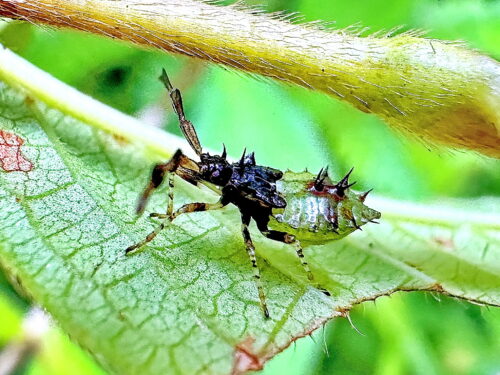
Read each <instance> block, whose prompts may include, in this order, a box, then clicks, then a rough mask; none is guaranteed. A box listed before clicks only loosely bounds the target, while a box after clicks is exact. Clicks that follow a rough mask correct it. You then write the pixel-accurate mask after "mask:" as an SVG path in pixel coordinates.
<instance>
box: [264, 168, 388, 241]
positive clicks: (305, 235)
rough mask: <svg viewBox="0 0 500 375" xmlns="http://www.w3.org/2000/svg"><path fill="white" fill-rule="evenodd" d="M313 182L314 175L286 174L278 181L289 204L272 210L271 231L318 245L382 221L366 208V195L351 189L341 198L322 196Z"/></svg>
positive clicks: (378, 214) (377, 214)
mask: <svg viewBox="0 0 500 375" xmlns="http://www.w3.org/2000/svg"><path fill="white" fill-rule="evenodd" d="M314 180H315V176H314V175H312V174H311V173H308V172H302V173H294V172H286V173H285V174H284V176H283V178H282V179H281V180H280V181H278V182H277V184H276V186H277V189H278V191H279V192H280V193H281V194H282V195H283V196H284V197H285V200H286V202H287V205H286V207H285V209H282V210H275V211H273V217H271V220H270V222H269V226H270V227H271V228H272V229H275V230H280V231H284V232H288V233H290V234H293V235H295V236H296V238H297V239H298V240H300V241H303V242H310V243H316V244H319V243H324V242H328V241H332V240H337V239H340V238H342V237H345V236H347V235H348V234H350V233H352V232H353V231H355V230H356V229H358V228H359V227H360V226H362V225H364V224H366V223H367V222H370V221H373V220H375V219H378V218H380V212H378V211H375V210H373V209H371V208H369V207H367V206H365V205H364V203H363V202H364V198H365V197H366V196H364V195H363V194H357V193H355V192H353V191H351V190H350V189H347V190H345V192H343V195H342V196H341V197H340V196H338V195H336V194H330V193H320V192H317V191H315V190H313V189H312V183H313V182H314ZM332 186H333V185H332Z"/></svg>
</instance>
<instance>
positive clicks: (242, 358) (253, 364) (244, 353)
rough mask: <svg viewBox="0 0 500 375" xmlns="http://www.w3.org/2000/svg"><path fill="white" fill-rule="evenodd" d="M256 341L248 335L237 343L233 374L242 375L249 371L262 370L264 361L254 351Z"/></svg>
mask: <svg viewBox="0 0 500 375" xmlns="http://www.w3.org/2000/svg"><path fill="white" fill-rule="evenodd" d="M254 341H255V339H254V338H253V337H247V338H246V339H245V340H243V341H242V342H241V343H239V344H238V345H236V350H235V352H234V366H233V372H232V375H241V374H244V373H246V372H247V371H257V370H262V366H263V363H262V361H261V359H260V358H259V357H258V356H257V355H255V354H254V353H252V345H253V343H254Z"/></svg>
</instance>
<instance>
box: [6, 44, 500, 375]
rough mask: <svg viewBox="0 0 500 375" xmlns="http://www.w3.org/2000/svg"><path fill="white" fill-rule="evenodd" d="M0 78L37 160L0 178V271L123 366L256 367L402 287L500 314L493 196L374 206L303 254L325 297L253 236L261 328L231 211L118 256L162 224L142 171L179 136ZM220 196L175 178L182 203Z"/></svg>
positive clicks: (38, 78)
mask: <svg viewBox="0 0 500 375" xmlns="http://www.w3.org/2000/svg"><path fill="white" fill-rule="evenodd" d="M0 79H1V80H2V83H1V85H0V117H1V120H0V130H1V131H2V132H3V133H2V134H9V137H10V138H9V139H14V138H13V137H15V139H17V140H18V143H19V145H17V146H19V147H18V148H19V150H18V151H19V153H20V154H19V155H22V158H23V160H27V161H29V163H31V168H30V170H19V171H16V170H14V171H7V170H5V169H2V170H0V240H1V241H0V263H1V265H2V267H3V268H4V269H6V270H7V272H8V273H9V274H10V275H11V276H12V277H13V278H15V279H16V280H18V282H19V283H20V284H21V285H22V287H24V289H25V290H26V291H27V293H28V294H30V295H31V296H32V297H33V298H34V299H35V300H36V301H37V302H39V303H40V304H42V305H43V306H44V307H45V308H46V309H47V310H48V311H49V312H50V313H51V314H52V315H53V316H54V317H55V318H56V319H57V321H58V322H59V323H60V324H61V326H62V327H63V328H64V329H65V330H66V331H67V332H68V333H69V334H70V335H71V336H72V337H73V338H74V339H75V340H77V341H78V342H79V343H80V344H81V345H83V346H84V347H85V348H87V349H88V350H89V351H90V352H92V353H93V354H94V355H95V357H96V358H97V359H98V360H99V361H100V362H101V363H102V364H104V365H105V366H106V367H107V368H110V369H113V370H114V371H115V372H117V373H122V374H136V373H141V374H159V373H168V374H207V373H209V374H230V373H234V374H237V373H243V372H245V371H246V370H251V369H258V368H260V367H261V366H262V364H263V363H264V361H265V360H266V359H268V358H270V357H272V356H273V355H274V354H276V353H277V352H279V351H281V350H282V349H283V348H284V347H286V346H288V345H289V344H290V343H291V342H292V341H293V340H295V339H296V338H298V337H301V336H304V335H307V334H308V333H310V332H311V331H312V330H313V329H315V328H317V327H318V326H320V325H321V324H322V323H324V322H325V321H326V320H328V319H329V318H332V317H334V316H342V315H345V314H346V312H347V311H348V309H349V308H350V307H351V306H352V305H353V304H356V303H359V302H361V301H363V300H368V299H374V298H376V297H377V296H380V295H385V294H389V293H392V292H394V291H397V290H433V291H437V292H442V293H446V294H450V295H453V296H457V297H461V298H464V299H467V300H471V301H474V302H478V303H484V304H490V305H500V276H499V275H500V272H499V271H500V245H499V243H500V217H499V215H498V214H496V213H495V212H498V211H499V208H500V202H499V201H498V199H491V200H489V201H481V202H475V206H476V207H477V208H476V209H475V210H472V209H466V208H464V207H465V202H462V201H455V202H454V203H453V204H451V203H450V204H447V205H441V206H436V207H432V206H428V207H421V206H416V205H412V204H407V203H404V202H394V201H388V200H383V199H373V198H372V199H371V200H370V199H368V200H367V203H368V205H370V206H373V207H374V208H376V209H378V210H379V211H381V212H382V215H383V216H382V224H381V225H378V226H376V225H371V226H365V228H366V229H365V230H364V231H363V232H359V231H358V233H355V234H353V235H350V236H349V237H347V238H346V239H344V240H342V241H337V242H332V243H328V244H325V245H323V246H315V247H310V248H308V249H306V257H308V259H309V263H310V264H311V267H312V269H313V272H314V273H315V274H316V276H317V278H318V280H319V281H320V282H321V284H323V285H324V286H325V287H327V288H328V289H329V290H330V291H331V293H332V297H330V298H329V297H326V296H325V295H323V294H322V293H321V292H320V291H318V290H317V289H315V288H314V287H312V286H311V285H309V284H308V283H307V280H306V277H305V275H304V274H303V272H302V270H301V268H300V266H299V262H298V260H297V258H296V256H295V254H294V251H293V249H292V248H289V247H287V246H284V245H283V246H282V245H279V244H276V243H274V242H272V241H268V240H264V239H262V237H261V236H260V235H259V234H258V233H257V232H256V231H253V232H252V233H253V237H254V239H255V242H256V247H257V253H258V255H259V261H260V266H261V269H262V274H263V282H264V287H265V291H266V295H267V298H268V304H269V308H270V313H271V319H269V320H265V319H264V317H263V314H262V312H261V310H260V307H259V303H258V297H257V292H256V288H255V285H254V283H253V282H252V277H251V275H252V273H251V267H250V262H249V260H248V258H247V255H246V253H245V251H244V247H243V242H242V239H241V236H240V233H239V230H240V224H239V214H238V212H237V210H236V209H234V208H228V209H225V210H223V211H220V212H216V213H210V214H208V213H195V214H191V215H184V217H180V218H179V219H177V220H176V221H175V222H174V224H173V225H171V226H169V227H168V228H167V229H165V230H164V231H163V232H162V233H161V234H160V235H159V236H158V237H157V238H156V239H155V240H154V241H153V242H151V243H150V244H149V245H148V246H147V248H146V249H145V251H143V252H141V253H138V254H136V255H134V256H128V257H127V256H125V255H124V252H125V248H127V247H128V246H129V245H131V244H133V243H135V242H136V241H138V240H140V239H142V238H144V236H145V235H146V234H148V233H149V232H150V230H151V229H152V228H153V227H154V226H155V225H156V222H155V221H154V219H149V218H147V215H144V217H140V218H137V217H136V216H135V215H134V207H135V204H136V199H137V197H138V195H139V193H140V191H141V190H142V188H143V187H144V184H145V182H146V180H147V178H148V175H149V171H150V168H151V165H152V164H153V163H154V162H155V161H157V160H159V159H164V158H166V157H167V155H168V154H171V153H172V152H173V151H174V150H175V148H177V147H178V145H179V143H180V142H179V141H178V140H177V139H176V138H169V137H167V136H165V135H163V134H162V133H161V132H160V131H155V130H151V129H149V130H148V129H147V128H145V127H144V126H142V125H141V124H139V123H137V122H135V121H134V120H132V119H130V118H128V117H126V116H123V115H120V114H118V113H117V112H115V111H113V110H111V109H109V108H107V107H105V106H103V105H102V104H100V103H97V102H94V101H92V100H90V99H89V98H87V97H84V96H83V95H81V94H78V93H76V92H75V91H73V90H72V89H70V88H68V87H66V86H64V85H62V84H60V83H59V82H57V81H54V80H53V79H51V78H49V77H47V76H45V75H44V74H43V72H40V71H38V70H37V69H36V68H34V67H33V66H30V65H29V64H27V63H26V62H24V61H22V60H20V59H19V58H18V57H16V56H15V55H13V54H12V53H11V52H9V51H7V50H5V49H4V50H2V51H1V52H0ZM105 130H106V132H105ZM4 138H5V137H4ZM19 140H21V141H22V144H20V143H21V142H19ZM162 142H164V144H162ZM1 155H3V154H1ZM16 155H17V154H16ZM2 158H3V160H2V161H3V162H4V164H2V165H5V156H2ZM166 192H167V191H166V189H165V188H163V189H160V191H159V192H158V193H156V194H155V195H154V197H153V199H152V201H151V203H150V206H149V209H150V210H151V211H156V212H162V211H163V210H165V201H166ZM216 200H217V197H215V196H213V195H211V194H210V193H208V192H204V191H201V190H199V189H196V188H194V187H192V186H190V185H188V184H187V183H184V182H183V181H181V180H179V179H177V180H176V189H175V202H176V205H180V204H182V203H184V202H187V201H210V202H214V201H216ZM480 205H484V207H485V208H484V209H483V208H482V207H480Z"/></svg>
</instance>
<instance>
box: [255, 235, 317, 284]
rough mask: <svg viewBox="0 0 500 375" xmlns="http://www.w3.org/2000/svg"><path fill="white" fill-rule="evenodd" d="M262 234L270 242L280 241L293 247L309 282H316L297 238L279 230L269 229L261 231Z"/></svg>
mask: <svg viewBox="0 0 500 375" xmlns="http://www.w3.org/2000/svg"><path fill="white" fill-rule="evenodd" d="M261 233H262V234H263V235H264V236H266V237H267V238H269V239H270V240H274V241H279V242H283V243H286V244H289V245H292V246H293V247H294V248H295V252H296V253H297V256H298V257H299V260H300V263H301V264H302V268H304V271H306V274H307V278H308V279H309V281H313V280H314V276H313V274H312V272H311V269H310V268H309V264H308V263H307V261H306V260H305V258H304V252H303V251H302V246H301V245H300V242H299V240H297V239H295V236H292V235H291V234H288V233H286V232H280V231H277V230H269V229H268V230H263V231H261Z"/></svg>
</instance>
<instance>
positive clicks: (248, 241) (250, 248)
mask: <svg viewBox="0 0 500 375" xmlns="http://www.w3.org/2000/svg"><path fill="white" fill-rule="evenodd" d="M248 224H250V216H247V215H244V214H242V215H241V233H242V234H243V240H244V241H245V246H246V249H247V254H248V257H249V258H250V261H251V262H252V269H253V277H254V279H255V283H256V284H257V291H258V292H259V300H260V306H261V307H262V311H263V312H264V316H265V317H266V318H269V310H268V309H267V304H266V295H265V294H264V288H263V286H262V281H261V279H260V271H259V267H258V266H257V257H256V256H255V246H254V245H253V242H252V238H251V237H250V232H249V231H248Z"/></svg>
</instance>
